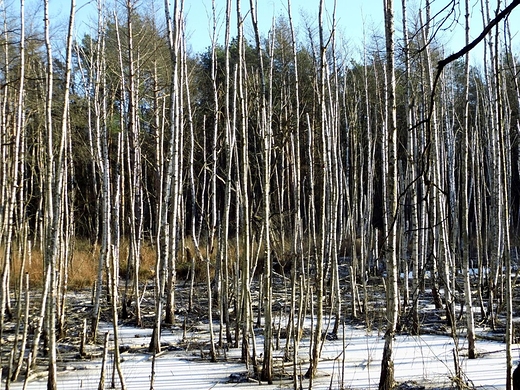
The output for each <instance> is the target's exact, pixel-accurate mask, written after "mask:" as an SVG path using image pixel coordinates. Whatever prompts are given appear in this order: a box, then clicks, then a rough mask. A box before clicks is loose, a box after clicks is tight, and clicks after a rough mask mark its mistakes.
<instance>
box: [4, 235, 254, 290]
mask: <svg viewBox="0 0 520 390" xmlns="http://www.w3.org/2000/svg"><path fill="white" fill-rule="evenodd" d="M217 245H218V243H215V245H214V246H213V247H212V246H211V245H207V244H206V242H201V243H200V244H199V251H200V252H199V253H197V251H196V249H195V244H194V242H193V239H192V238H191V237H185V238H184V240H182V241H181V243H180V248H179V252H178V256H177V257H176V271H177V278H178V280H186V279H188V278H190V277H191V270H192V267H193V264H194V266H195V274H194V276H195V281H197V282H202V281H205V280H206V273H207V271H206V261H209V262H210V276H211V277H213V276H214V273H215V267H214V264H215V258H216V254H217V251H218V248H217V247H216V246H217ZM258 245H259V244H258V243H253V245H252V248H251V252H252V253H251V256H252V257H253V259H255V258H256V257H257V256H258V264H256V265H257V269H259V270H261V269H262V264H263V257H264V250H263V248H262V247H260V248H259V246H258ZM129 247H130V245H129V242H128V240H123V241H122V242H121V246H120V250H119V271H120V272H119V275H120V277H121V278H125V277H126V276H127V272H128V252H129ZM227 250H228V270H229V272H230V274H232V273H233V272H234V270H235V268H236V264H237V260H239V259H241V258H243V256H245V252H244V248H242V247H241V246H238V249H237V243H236V241H228V243H227ZM21 253H22V251H15V254H14V256H13V261H12V263H11V275H12V276H11V282H12V284H13V285H18V281H19V277H20V267H21V263H22V262H21V259H22V255H21ZM99 253H100V246H99V245H98V244H94V245H93V244H92V243H90V242H88V241H87V240H79V239H78V240H76V242H75V243H74V248H73V253H72V256H71V258H70V260H69V264H68V288H69V289H72V290H81V289H85V288H90V287H92V286H93V285H94V282H95V280H96V279H97V274H98V268H99ZM156 259H157V254H156V250H155V247H154V246H153V245H152V244H151V243H150V242H143V244H142V246H141V258H140V266H139V279H140V280H141V281H143V282H144V281H146V280H150V279H152V278H153V277H154V275H155V265H156ZM252 265H253V266H254V265H255V264H252ZM23 271H24V273H28V274H29V280H30V285H31V287H32V288H39V287H41V286H42V284H43V281H44V279H45V278H44V264H43V254H42V251H41V250H40V248H39V247H36V246H34V247H33V248H31V250H30V251H28V252H27V253H26V255H25V266H24V270H23ZM105 276H106V275H104V277H105Z"/></svg>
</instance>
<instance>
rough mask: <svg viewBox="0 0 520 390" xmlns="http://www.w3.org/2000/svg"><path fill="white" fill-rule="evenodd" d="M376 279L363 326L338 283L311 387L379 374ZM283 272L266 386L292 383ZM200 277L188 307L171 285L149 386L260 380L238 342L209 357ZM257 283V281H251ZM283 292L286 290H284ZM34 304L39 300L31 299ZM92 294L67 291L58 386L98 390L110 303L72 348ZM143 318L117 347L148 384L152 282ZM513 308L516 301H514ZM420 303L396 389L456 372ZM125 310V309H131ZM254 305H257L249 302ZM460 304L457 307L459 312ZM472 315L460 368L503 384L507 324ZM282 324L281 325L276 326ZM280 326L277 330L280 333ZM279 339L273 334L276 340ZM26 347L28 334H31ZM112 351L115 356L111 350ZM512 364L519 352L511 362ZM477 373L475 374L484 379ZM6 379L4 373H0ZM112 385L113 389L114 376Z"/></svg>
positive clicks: (446, 383)
mask: <svg viewBox="0 0 520 390" xmlns="http://www.w3.org/2000/svg"><path fill="white" fill-rule="evenodd" d="M378 280H379V281H380V280H381V279H374V280H373V281H372V283H373V284H371V286H370V291H371V293H370V294H371V296H370V297H369V301H370V305H371V307H370V315H369V324H367V323H366V322H365V320H364V315H363V314H361V315H360V316H361V317H363V320H362V319H352V316H351V312H352V311H351V299H350V293H349V291H347V288H348V285H347V284H346V283H345V284H344V286H345V287H344V288H345V291H343V293H344V295H343V305H344V314H343V324H342V325H341V326H340V332H339V333H338V337H336V336H334V337H333V336H332V335H331V334H330V329H331V328H332V323H331V324H330V326H329V327H327V324H328V323H327V324H325V325H326V329H327V332H328V333H327V340H326V341H325V345H324V349H323V352H322V360H321V361H320V364H319V375H318V378H316V380H315V381H314V382H313V383H312V388H313V389H329V388H330V389H341V388H344V389H347V388H357V389H364V388H376V387H377V383H378V379H379V378H378V375H379V369H380V367H379V364H380V359H381V356H382V353H381V350H382V346H383V343H384V342H383V340H382V337H383V333H384V307H385V305H384V294H383V288H382V286H381V285H377V282H378ZM287 283H288V280H286V279H284V278H282V277H281V276H280V275H278V277H277V278H276V281H275V284H274V286H275V291H277V292H276V293H275V294H274V300H275V303H274V305H273V311H274V318H275V326H276V328H275V335H277V334H279V335H280V339H279V348H277V349H276V350H275V353H274V365H275V382H274V384H273V385H265V387H264V388H269V389H271V388H293V387H294V380H293V367H292V364H291V363H290V362H287V361H284V359H283V355H284V347H285V343H286V340H285V339H284V337H283V336H284V333H285V332H284V324H283V320H284V319H285V317H286V316H285V315H283V314H282V313H285V312H286V310H287V305H288V303H287V301H288V300H287V298H288V297H286V296H285V295H284V294H282V293H280V292H279V291H284V288H283V287H284V285H286V284H287ZM206 291H207V289H206V286H205V284H200V285H197V286H196V289H195V299H194V302H196V306H194V307H193V309H192V311H191V312H189V313H188V294H189V286H188V283H186V284H184V283H183V281H180V283H178V287H177V290H176V307H177V311H176V321H177V323H176V324H174V325H170V326H165V327H164V328H163V331H162V337H161V340H162V343H163V352H161V354H160V356H157V358H156V367H155V372H156V379H155V382H154V387H153V388H154V389H160V388H164V389H174V388H179V389H181V388H184V389H195V388H200V389H208V388H214V387H215V388H238V389H242V388H244V389H245V388H249V387H251V386H258V384H259V382H258V380H257V379H255V375H254V370H253V369H252V368H250V369H249V370H248V369H246V366H245V365H244V364H243V363H241V362H240V348H233V347H232V346H224V347H222V348H218V349H217V362H216V363H211V362H210V361H209V345H210V343H209V340H210V338H209V331H208V316H207V296H206ZM253 291H258V285H256V284H255V285H254V286H253ZM287 291H288V290H287ZM32 302H33V303H34V304H37V303H38V298H37V297H33V298H32ZM92 306H93V305H92V302H91V292H90V291H88V290H85V291H76V292H69V293H68V295H67V307H68V312H67V331H66V337H64V338H62V339H61V340H59V343H58V367H59V369H58V371H59V372H58V381H59V386H60V388H64V389H79V388H85V389H97V388H98V383H99V373H100V369H101V357H102V355H103V345H102V340H103V336H102V335H103V334H104V333H105V332H107V331H108V332H111V329H112V325H111V324H110V310H109V308H108V305H106V307H105V308H103V313H102V318H101V320H102V323H101V326H100V330H99V337H98V342H97V343H90V344H88V346H87V353H86V354H85V355H84V356H80V354H79V344H80V340H81V333H82V324H83V321H84V319H85V318H89V315H90V313H91V310H92ZM141 307H142V313H143V326H142V327H141V328H137V327H135V319H134V318H132V317H130V318H127V319H124V320H121V321H120V324H119V329H120V349H121V351H122V359H123V369H124V372H125V380H126V384H127V387H128V388H129V389H134V388H135V389H143V388H151V387H150V376H151V374H150V373H151V362H152V360H153V358H152V355H151V354H150V353H149V352H148V344H149V340H150V336H151V325H152V323H153V317H154V312H153V308H154V302H153V288H150V286H148V287H147V290H146V292H145V294H144V296H143V300H142V303H141ZM515 307H519V306H518V305H515ZM420 308H421V311H420V313H421V315H420V317H421V335H420V336H412V335H410V333H409V332H408V327H407V325H408V324H409V323H410V322H411V321H409V320H408V319H407V317H406V316H403V317H402V321H401V324H402V327H401V332H400V334H399V335H398V336H397V337H396V357H395V359H396V363H395V367H396V369H395V371H396V380H397V381H398V383H399V385H398V386H399V387H398V388H399V389H427V388H431V389H448V388H454V383H453V381H452V380H451V378H452V377H453V350H454V348H455V346H454V342H453V339H451V338H450V337H448V336H449V331H450V329H449V328H448V327H447V326H446V318H445V311H444V310H438V309H435V306H434V305H433V299H432V295H431V290H428V289H426V292H425V293H424V294H422V296H421V300H420ZM130 309H132V307H130ZM256 309H257V306H255V310H256ZM458 310H460V306H459V307H457V311H458ZM475 314H476V320H477V335H478V341H477V351H478V355H479V356H478V358H477V359H476V361H470V360H469V359H467V356H466V355H465V347H466V344H465V339H464V326H463V324H464V322H463V320H461V321H460V323H459V326H460V328H458V329H457V334H458V335H459V336H460V341H459V346H458V348H459V351H460V356H461V367H462V370H463V373H464V375H465V378H466V379H465V386H466V387H467V388H486V389H488V388H489V389H496V388H505V344H504V343H503V340H504V331H503V328H501V327H500V326H501V324H502V323H501V322H500V321H499V324H498V327H497V329H496V330H495V331H491V330H490V329H489V328H487V327H486V326H484V325H483V324H479V323H478V320H479V313H477V312H475ZM218 315H219V313H218V312H217V311H214V312H213V316H214V320H218ZM15 326H16V321H10V322H7V323H6V324H5V327H4V331H3V340H2V345H1V352H2V354H1V359H2V362H1V363H2V367H3V374H5V371H6V365H7V362H8V360H9V358H8V356H9V354H10V352H11V349H12V348H13V341H14V334H15ZM278 326H279V328H278ZM278 329H279V330H280V332H278ZM311 329H312V324H311V321H310V319H309V318H308V319H307V322H306V325H305V330H304V340H303V341H302V343H301V345H300V356H301V359H302V360H301V362H300V365H299V367H297V372H298V373H300V374H301V373H304V372H305V370H306V362H307V361H308V360H307V356H308V349H309V335H310V333H311ZM214 332H215V340H217V341H218V340H219V326H218V324H217V321H215V326H214ZM255 333H256V335H257V339H256V341H257V351H258V352H257V353H258V355H260V354H261V352H262V350H263V339H262V332H261V329H260V328H258V329H257V330H256V331H255ZM275 344H276V341H275ZM29 345H30V341H29ZM518 353H519V352H518V345H516V344H515V345H514V351H513V354H514V356H515V357H516V356H518ZM109 356H110V357H111V356H112V354H111V353H110V354H109ZM37 362H38V366H37V368H36V370H35V371H33V372H31V373H30V376H29V380H28V386H27V388H28V389H40V388H42V389H43V388H46V360H45V356H39V357H38V361H37ZM514 363H516V360H515V362H514ZM109 367H110V369H107V374H106V376H107V385H106V387H107V388H110V384H111V380H112V375H113V365H111V363H110V362H109ZM24 372H25V366H24V368H23V369H22V375H20V378H19V379H18V381H17V382H15V383H12V384H11V388H13V389H19V388H22V386H23V382H24V379H25V377H24V375H23V374H24ZM481 377H482V378H484V379H482V378H481ZM2 380H3V383H2V385H3V386H4V387H5V375H3V376H2ZM114 384H115V387H116V388H120V384H119V382H118V380H117V375H116V380H115V382H114ZM301 386H302V388H309V386H310V384H309V381H308V380H307V379H302V381H301Z"/></svg>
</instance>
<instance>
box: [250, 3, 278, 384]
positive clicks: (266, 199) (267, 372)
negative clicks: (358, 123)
mask: <svg viewBox="0 0 520 390" xmlns="http://www.w3.org/2000/svg"><path fill="white" fill-rule="evenodd" d="M249 5H250V7H251V16H252V21H253V29H254V33H255V41H256V51H257V55H258V65H259V67H258V72H259V75H258V77H259V79H260V96H259V105H260V107H259V113H258V119H259V123H260V126H261V128H260V134H261V137H262V159H263V167H262V170H263V177H262V191H263V199H262V201H263V211H262V213H263V224H264V225H263V229H264V232H265V233H264V237H265V258H264V271H263V282H264V285H263V287H262V288H263V298H264V301H263V309H264V319H265V323H264V356H263V363H262V380H264V381H267V382H268V383H269V384H271V383H272V382H273V356H272V351H273V346H272V341H273V319H272V302H273V298H272V293H273V291H272V289H273V288H272V269H271V223H270V219H271V209H270V207H271V143H272V129H271V122H270V119H271V118H270V116H271V110H272V106H271V104H268V102H267V101H266V96H267V93H268V90H267V85H266V80H265V73H264V71H265V70H264V63H263V52H262V46H261V42H260V32H259V27H258V19H257V17H258V15H257V13H256V8H255V2H254V1H253V0H250V2H249ZM270 54H271V58H272V53H270ZM270 69H271V70H272V65H271V67H270ZM269 82H272V78H270V79H269ZM269 103H270V102H269Z"/></svg>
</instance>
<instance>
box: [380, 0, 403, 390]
mask: <svg viewBox="0 0 520 390" xmlns="http://www.w3.org/2000/svg"><path fill="white" fill-rule="evenodd" d="M384 13H385V37H386V73H387V82H386V121H385V122H386V123H385V131H384V133H383V136H382V143H383V146H382V148H383V154H384V156H385V157H386V164H387V165H385V166H384V167H383V177H384V184H383V185H384V186H385V189H386V199H387V201H386V202H385V237H386V242H385V251H384V253H385V257H386V267H387V275H388V277H387V282H386V283H387V289H386V291H387V309H386V313H387V328H386V332H385V345H384V349H383V358H382V361H381V376H380V379H379V389H380V390H389V389H392V388H393V386H394V361H393V360H394V357H393V353H394V352H393V346H394V336H395V332H396V327H397V322H398V306H399V295H398V294H399V290H398V287H397V265H398V264H397V253H398V250H397V153H396V148H397V129H396V127H397V123H396V122H397V112H396V101H395V68H394V40H395V38H394V7H393V0H384Z"/></svg>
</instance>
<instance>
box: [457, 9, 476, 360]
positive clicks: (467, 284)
mask: <svg viewBox="0 0 520 390" xmlns="http://www.w3.org/2000/svg"><path fill="white" fill-rule="evenodd" d="M465 9H466V15H465V20H466V45H467V44H469V30H470V24H469V23H470V22H469V16H470V8H469V0H466V1H465ZM469 65H470V63H469V53H468V54H466V57H465V62H464V82H465V85H464V97H465V105H464V118H463V120H464V122H463V126H464V127H463V130H462V132H463V134H462V137H463V139H462V150H461V151H462V156H461V158H462V174H461V191H460V196H461V213H462V215H461V217H462V218H461V230H462V232H461V233H462V234H461V239H462V241H461V242H462V263H463V273H464V297H465V305H466V327H467V335H466V338H467V339H468V357H469V358H470V359H474V358H475V357H476V356H475V322H474V317H473V300H472V291H471V279H470V268H473V267H472V266H471V264H470V248H471V247H470V232H469V211H470V199H469V196H470V195H469V191H470V190H469V187H470V181H469V178H468V174H467V173H468V172H470V169H469V162H468V160H469V152H470V136H469V133H470V123H469Z"/></svg>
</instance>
